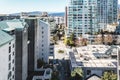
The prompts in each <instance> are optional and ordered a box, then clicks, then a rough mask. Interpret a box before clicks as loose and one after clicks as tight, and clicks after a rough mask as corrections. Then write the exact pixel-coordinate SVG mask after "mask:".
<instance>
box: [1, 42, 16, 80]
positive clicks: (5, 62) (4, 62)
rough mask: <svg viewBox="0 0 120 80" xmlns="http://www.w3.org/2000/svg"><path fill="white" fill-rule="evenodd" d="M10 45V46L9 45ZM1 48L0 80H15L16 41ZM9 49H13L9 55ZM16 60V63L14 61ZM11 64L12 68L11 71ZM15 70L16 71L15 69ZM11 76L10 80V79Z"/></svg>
mask: <svg viewBox="0 0 120 80" xmlns="http://www.w3.org/2000/svg"><path fill="white" fill-rule="evenodd" d="M9 43H10V44H9ZM9 43H7V44H5V45H3V46H1V47H0V64H1V65H0V80H9V79H11V80H15V70H14V69H15V62H14V61H15V47H13V45H15V40H13V41H11V42H9ZM9 47H11V52H10V53H9ZM9 55H11V60H9ZM13 60H14V61H13ZM9 63H11V67H10V69H9ZM13 68H14V69H13ZM8 75H9V79H8Z"/></svg>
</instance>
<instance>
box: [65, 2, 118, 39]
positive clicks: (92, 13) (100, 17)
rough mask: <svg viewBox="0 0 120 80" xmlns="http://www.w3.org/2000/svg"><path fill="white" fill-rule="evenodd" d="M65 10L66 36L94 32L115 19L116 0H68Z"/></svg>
mask: <svg viewBox="0 0 120 80" xmlns="http://www.w3.org/2000/svg"><path fill="white" fill-rule="evenodd" d="M113 1H114V2H113ZM111 9H112V10H111ZM67 12H68V14H67V24H68V30H67V36H69V35H70V34H71V33H73V32H74V33H75V35H76V37H79V36H80V35H84V34H87V33H89V34H94V33H96V32H98V31H99V30H100V29H103V28H104V27H105V26H106V24H107V23H112V22H116V21H117V0H70V1H69V5H68V9H67Z"/></svg>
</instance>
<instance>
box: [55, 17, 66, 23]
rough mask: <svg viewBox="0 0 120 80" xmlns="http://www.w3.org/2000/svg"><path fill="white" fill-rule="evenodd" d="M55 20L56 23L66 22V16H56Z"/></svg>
mask: <svg viewBox="0 0 120 80" xmlns="http://www.w3.org/2000/svg"><path fill="white" fill-rule="evenodd" d="M54 20H55V23H56V24H64V23H65V18H64V17H59V16H56V17H54Z"/></svg>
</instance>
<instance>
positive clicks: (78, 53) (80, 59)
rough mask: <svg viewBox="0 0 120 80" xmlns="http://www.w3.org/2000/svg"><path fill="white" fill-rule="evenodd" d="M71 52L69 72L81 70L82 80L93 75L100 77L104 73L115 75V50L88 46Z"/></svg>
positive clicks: (101, 46) (104, 46)
mask: <svg viewBox="0 0 120 80" xmlns="http://www.w3.org/2000/svg"><path fill="white" fill-rule="evenodd" d="M73 52H74V53H73ZM73 52H70V53H69V58H70V66H71V67H70V68H71V71H72V70H73V69H74V68H76V67H80V68H82V69H83V72H84V80H86V79H87V78H88V77H90V76H91V75H94V74H95V75H97V76H99V77H101V76H102V74H103V73H104V71H111V70H112V71H114V72H115V73H117V59H116V56H117V49H114V48H112V47H110V46H106V45H88V46H84V47H79V48H77V49H74V50H73Z"/></svg>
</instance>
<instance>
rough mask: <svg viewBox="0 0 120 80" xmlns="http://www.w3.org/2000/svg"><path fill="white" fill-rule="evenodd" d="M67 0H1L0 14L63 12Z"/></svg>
mask: <svg viewBox="0 0 120 80" xmlns="http://www.w3.org/2000/svg"><path fill="white" fill-rule="evenodd" d="M66 5H67V0H0V14H6V13H16V12H29V11H48V12H63V11H65V6H66Z"/></svg>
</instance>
